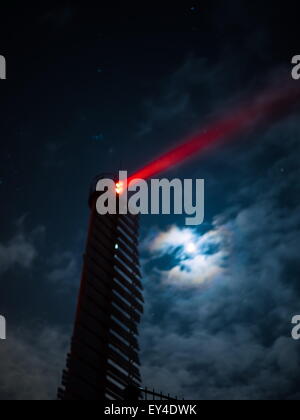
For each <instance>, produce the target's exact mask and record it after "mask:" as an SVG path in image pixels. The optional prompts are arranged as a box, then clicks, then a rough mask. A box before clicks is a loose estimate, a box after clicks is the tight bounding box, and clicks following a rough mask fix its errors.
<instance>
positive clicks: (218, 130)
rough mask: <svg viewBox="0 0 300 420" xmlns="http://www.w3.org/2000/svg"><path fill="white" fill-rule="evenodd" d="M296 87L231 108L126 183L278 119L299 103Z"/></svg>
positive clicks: (269, 93)
mask: <svg viewBox="0 0 300 420" xmlns="http://www.w3.org/2000/svg"><path fill="white" fill-rule="evenodd" d="M298 86H299V85H297V86H295V84H294V85H291V86H288V87H286V88H282V89H279V90H277V91H275V92H274V91H273V92H270V91H268V92H265V93H264V94H263V95H260V96H259V98H258V99H255V100H253V101H252V102H250V103H248V104H247V105H243V106H242V107H239V108H238V109H232V110H231V111H230V112H227V113H226V115H225V116H223V117H221V118H219V119H218V120H217V121H216V122H213V123H211V124H209V125H208V126H207V127H205V128H204V130H202V132H200V133H198V134H195V135H193V136H191V137H189V138H188V139H186V140H185V141H184V142H183V143H182V144H180V145H179V146H177V147H176V148H174V149H173V150H171V151H169V152H167V153H165V154H163V155H162V156H160V157H159V158H158V159H155V160H154V161H153V162H151V163H149V164H148V165H147V166H145V167H144V168H142V169H141V170H140V171H138V172H136V173H135V174H134V175H132V176H131V177H130V178H129V179H128V184H129V183H130V182H132V181H134V180H136V179H145V180H146V179H149V178H152V177H153V176H155V175H158V174H160V173H162V172H165V171H167V170H169V169H171V168H172V167H174V166H175V165H178V164H180V163H183V162H185V161H186V160H187V159H189V158H191V157H193V156H195V155H197V154H198V153H200V152H202V151H204V150H205V149H207V148H208V147H209V146H211V145H213V144H215V143H217V142H219V141H221V140H229V139H233V138H236V136H238V135H239V134H242V133H244V132H245V131H246V130H247V129H250V128H251V127H255V126H257V125H258V124H260V123H262V122H267V121H268V120H269V119H271V120H272V121H274V120H276V119H279V118H280V117H282V116H283V115H284V114H286V113H287V112H288V111H289V110H290V109H291V107H292V106H293V105H295V104H296V103H298V102H299V101H300V89H299V87H298Z"/></svg>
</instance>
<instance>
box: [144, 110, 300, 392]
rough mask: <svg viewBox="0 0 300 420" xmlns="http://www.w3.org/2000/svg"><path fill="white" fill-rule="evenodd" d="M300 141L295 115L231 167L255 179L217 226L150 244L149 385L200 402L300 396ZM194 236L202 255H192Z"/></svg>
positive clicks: (174, 231)
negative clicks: (296, 334) (299, 322)
mask: <svg viewBox="0 0 300 420" xmlns="http://www.w3.org/2000/svg"><path fill="white" fill-rule="evenodd" d="M299 138H300V130H299V124H298V122H297V119H296V118H291V119H289V120H287V121H285V122H282V123H280V124H276V126H273V127H272V128H270V129H269V130H268V131H267V132H265V133H264V134H260V138H259V141H258V142H257V143H254V144H253V147H252V149H251V151H250V152H249V153H246V154H243V153H241V149H239V150H238V151H236V152H235V153H236V154H235V155H233V156H231V160H230V168H229V170H230V171H231V172H233V173H238V171H239V168H240V167H245V165H246V166H247V168H248V171H247V178H245V179H244V184H243V185H242V186H241V188H239V189H238V190H237V191H235V195H234V196H232V197H231V200H230V205H229V206H227V207H226V208H224V210H223V212H221V213H220V214H219V215H216V216H215V217H214V222H213V226H212V229H211V230H210V231H209V232H207V233H204V234H202V233H199V232H197V231H192V230H186V228H179V227H175V226H173V227H171V228H170V229H169V230H167V231H166V230H163V231H161V232H157V231H155V236H154V237H153V236H152V237H151V239H150V241H149V246H148V249H145V248H144V250H143V254H144V255H146V257H147V258H148V260H147V261H148V262H147V264H146V266H145V289H146V296H145V301H146V311H145V316H144V320H143V325H142V328H141V344H142V372H143V380H144V383H145V384H146V385H147V386H149V387H152V386H154V387H156V388H157V389H162V390H163V392H171V393H172V394H175V395H179V396H181V395H183V396H184V397H185V398H195V399H210V400H211V399H212V400H215V399H235V400H236V399H237V400H239V399H247V400H248V399H252V400H257V399H299V386H300V383H299V374H300V356H299V343H298V342H295V341H293V340H292V339H291V320H292V317H293V316H294V315H295V314H297V313H299V312H300V306H299V301H300V287H299V276H300V262H299V253H298V250H299V247H300V211H299V210H300V205H299V200H298V198H299V175H300V174H299V163H298V153H299V148H300V143H299ZM243 150H245V149H243ZM226 158H227V157H226V155H225V156H224V159H226ZM282 169H284V171H282ZM251 170H252V171H253V172H252V173H251ZM240 173H241V174H242V172H240ZM258 173H261V174H263V175H261V176H258ZM218 177H219V178H218V179H219V182H221V181H220V179H221V180H222V179H224V178H226V176H225V174H223V175H222V176H221V177H220V173H218ZM224 193H225V191H224ZM190 240H192V241H194V243H195V244H196V245H197V253H196V254H195V255H186V252H185V250H184V244H185V243H186V241H190ZM146 242H147V241H146ZM148 253H149V254H150V258H149V256H148ZM166 257H168V265H170V266H171V267H170V268H169V269H168V270H166V269H163V270H162V269H161V261H162V259H163V261H165V260H164V258H166ZM183 284H185V285H187V284H189V287H182V285H183ZM204 285H205V287H204Z"/></svg>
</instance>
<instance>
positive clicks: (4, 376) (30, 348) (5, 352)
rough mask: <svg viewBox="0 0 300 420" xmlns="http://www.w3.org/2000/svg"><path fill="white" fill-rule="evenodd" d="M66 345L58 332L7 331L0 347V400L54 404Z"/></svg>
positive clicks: (65, 337)
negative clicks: (49, 402)
mask: <svg viewBox="0 0 300 420" xmlns="http://www.w3.org/2000/svg"><path fill="white" fill-rule="evenodd" d="M68 341H69V333H64V332H62V331H61V330H60V329H59V328H54V327H45V328H34V327H32V329H29V328H28V327H27V328H26V329H22V328H18V329H15V330H12V329H11V328H9V331H8V337H7V340H6V341H5V342H1V346H0V359H1V364H0V377H1V381H0V396H1V397H0V399H1V400H55V399H56V389H57V387H58V385H59V383H60V379H61V372H62V369H63V366H64V362H65V355H66V351H67V347H68Z"/></svg>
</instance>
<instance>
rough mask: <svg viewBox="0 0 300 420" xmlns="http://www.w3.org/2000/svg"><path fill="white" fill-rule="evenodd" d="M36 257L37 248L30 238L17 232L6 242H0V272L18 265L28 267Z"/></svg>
mask: <svg viewBox="0 0 300 420" xmlns="http://www.w3.org/2000/svg"><path fill="white" fill-rule="evenodd" d="M36 257H37V250H36V247H35V245H34V244H33V242H32V241H31V239H30V238H28V237H26V236H25V234H24V233H17V234H16V235H15V236H14V237H13V238H12V239H11V240H10V241H8V242H7V243H6V244H0V274H3V273H5V272H6V271H8V270H10V269H11V268H14V267H15V266H19V267H21V268H25V269H30V268H31V267H32V264H33V262H34V260H35V259H36Z"/></svg>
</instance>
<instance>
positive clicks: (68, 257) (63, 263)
mask: <svg viewBox="0 0 300 420" xmlns="http://www.w3.org/2000/svg"><path fill="white" fill-rule="evenodd" d="M79 261H80V260H79V259H78V257H76V255H75V254H73V253H72V252H64V253H62V254H56V255H54V256H53V257H52V258H51V259H50V260H49V261H48V263H49V267H50V268H49V273H48V275H47V278H48V280H49V281H51V282H54V283H58V284H61V286H62V287H63V288H65V287H66V286H68V285H75V286H76V287H77V285H78V279H79V278H80V265H79Z"/></svg>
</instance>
